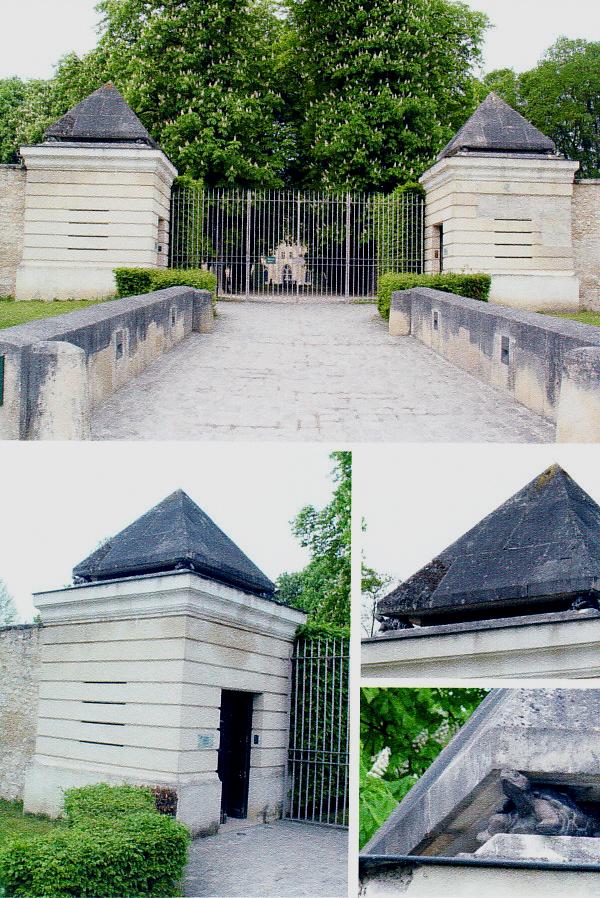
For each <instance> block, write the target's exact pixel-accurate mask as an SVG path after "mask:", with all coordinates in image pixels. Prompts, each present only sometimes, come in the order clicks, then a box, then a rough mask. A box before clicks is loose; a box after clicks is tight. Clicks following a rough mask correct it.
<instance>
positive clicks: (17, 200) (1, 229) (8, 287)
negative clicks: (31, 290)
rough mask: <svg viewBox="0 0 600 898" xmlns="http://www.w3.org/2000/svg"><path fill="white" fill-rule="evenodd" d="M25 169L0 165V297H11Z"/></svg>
mask: <svg viewBox="0 0 600 898" xmlns="http://www.w3.org/2000/svg"><path fill="white" fill-rule="evenodd" d="M25 183H26V172H25V169H24V168H21V167H20V166H16V165H0V296H14V294H15V281H16V277H17V268H18V267H19V264H20V262H21V258H22V255H23V237H24V233H25Z"/></svg>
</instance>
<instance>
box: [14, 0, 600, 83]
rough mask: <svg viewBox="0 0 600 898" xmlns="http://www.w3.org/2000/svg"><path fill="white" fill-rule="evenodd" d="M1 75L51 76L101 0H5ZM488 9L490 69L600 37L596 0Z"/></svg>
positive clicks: (86, 42)
mask: <svg viewBox="0 0 600 898" xmlns="http://www.w3.org/2000/svg"><path fill="white" fill-rule="evenodd" d="M0 2H1V3H2V29H1V30H0V77H2V78H5V77H9V76H11V75H19V76H20V77H22V78H48V77H49V76H50V75H51V74H52V67H53V65H54V64H55V63H56V62H57V61H58V59H60V57H61V56H63V55H64V54H65V53H68V52H70V51H72V50H75V51H76V52H77V53H85V52H87V51H88V50H91V49H92V47H93V46H94V45H95V43H96V31H95V28H96V24H97V18H98V17H97V15H96V13H95V11H94V7H95V5H96V0H0ZM467 3H468V5H469V6H471V7H473V8H474V9H479V10H482V11H483V12H485V13H487V14H488V16H489V17H490V19H491V20H492V23H493V24H494V26H495V27H494V28H493V29H492V30H491V31H490V33H489V35H488V39H487V43H486V48H485V66H484V68H485V70H486V71H489V70H491V69H496V68H503V67H506V66H511V67H513V68H516V69H518V70H519V71H522V70H524V69H528V68H531V67H532V66H533V65H535V63H536V62H537V60H538V59H539V57H540V56H541V55H542V53H543V52H544V51H545V50H546V49H547V48H548V47H549V46H550V45H551V44H552V43H554V41H555V40H556V38H557V37H559V36H560V35H561V34H566V35H568V36H570V37H585V38H587V39H588V40H600V3H598V2H594V0H569V2H565V0H467Z"/></svg>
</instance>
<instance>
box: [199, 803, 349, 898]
mask: <svg viewBox="0 0 600 898" xmlns="http://www.w3.org/2000/svg"><path fill="white" fill-rule="evenodd" d="M347 873H348V833H347V832H346V831H344V830H339V829H328V828H327V827H324V826H310V825H307V824H305V823H291V822H289V821H287V820H282V821H280V822H279V823H273V824H267V825H266V826H264V825H259V826H250V827H248V826H246V827H240V828H239V829H237V830H236V829H233V830H229V831H228V832H226V833H219V835H217V836H211V837H210V838H207V839H196V841H195V842H194V843H193V844H192V847H191V849H190V862H189V865H188V869H187V873H186V879H185V890H184V894H185V895H186V896H189V898H200V896H211V898H221V896H226V898H296V896H307V898H345V896H346V895H347V892H348V885H347Z"/></svg>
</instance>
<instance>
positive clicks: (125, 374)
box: [0, 287, 213, 440]
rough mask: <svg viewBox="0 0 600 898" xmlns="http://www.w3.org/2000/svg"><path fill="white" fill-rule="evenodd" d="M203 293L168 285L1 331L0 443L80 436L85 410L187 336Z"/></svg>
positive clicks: (199, 321) (208, 317)
mask: <svg viewBox="0 0 600 898" xmlns="http://www.w3.org/2000/svg"><path fill="white" fill-rule="evenodd" d="M212 321H213V309H212V297H211V294H210V293H209V292H208V291H204V290H194V289H192V288H190V287H171V288H169V289H167V290H159V291H158V292H156V293H149V294H147V295H144V296H131V297H128V298H126V299H119V300H114V301H112V302H107V303H102V304H101V305H95V306H92V307H90V308H89V309H83V310H81V311H78V312H70V313H69V314H67V315H59V316H57V317H56V318H47V319H45V320H42V321H33V322H31V323H29V324H22V325H18V326H17V327H12V328H7V329H6V330H2V331H0V359H2V358H3V359H4V389H3V393H4V400H3V404H2V405H0V439H12V440H15V439H67V440H69V439H86V438H88V437H89V432H90V414H91V409H92V408H93V407H94V406H95V405H97V404H98V403H99V402H101V401H102V400H103V399H105V398H106V397H107V396H109V395H110V394H111V393H113V392H114V391H115V390H117V389H119V387H121V386H122V385H123V384H125V383H127V382H128V381H129V380H131V378H133V377H136V376H137V375H138V374H140V373H141V372H142V371H143V370H144V369H145V368H147V367H148V365H150V364H151V363H152V362H153V361H154V360H155V359H157V358H159V356H161V355H162V354H163V353H165V352H168V351H169V350H170V349H172V348H173V347H174V346H175V345H177V344H178V343H180V342H181V341H182V340H184V339H185V338H186V337H187V336H189V335H190V334H191V333H192V331H200V332H206V331H209V330H210V329H211V327H212Z"/></svg>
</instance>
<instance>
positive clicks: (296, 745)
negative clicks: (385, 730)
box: [285, 637, 350, 827]
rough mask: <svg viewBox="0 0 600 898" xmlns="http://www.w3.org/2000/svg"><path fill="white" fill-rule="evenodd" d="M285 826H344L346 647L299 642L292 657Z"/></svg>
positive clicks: (330, 641)
mask: <svg viewBox="0 0 600 898" xmlns="http://www.w3.org/2000/svg"><path fill="white" fill-rule="evenodd" d="M291 663H292V671H291V673H292V675H291V699H290V746H289V753H288V771H287V788H286V795H287V806H286V813H285V816H286V817H287V818H288V819H289V820H301V821H303V822H308V823H320V824H322V825H327V826H342V827H346V826H348V771H349V755H348V752H349V729H348V728H349V718H348V701H349V673H350V645H349V642H348V640H347V639H342V638H337V639H334V638H314V637H303V638H301V639H299V640H298V641H297V642H296V645H295V648H294V653H293V656H292V662H291Z"/></svg>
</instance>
